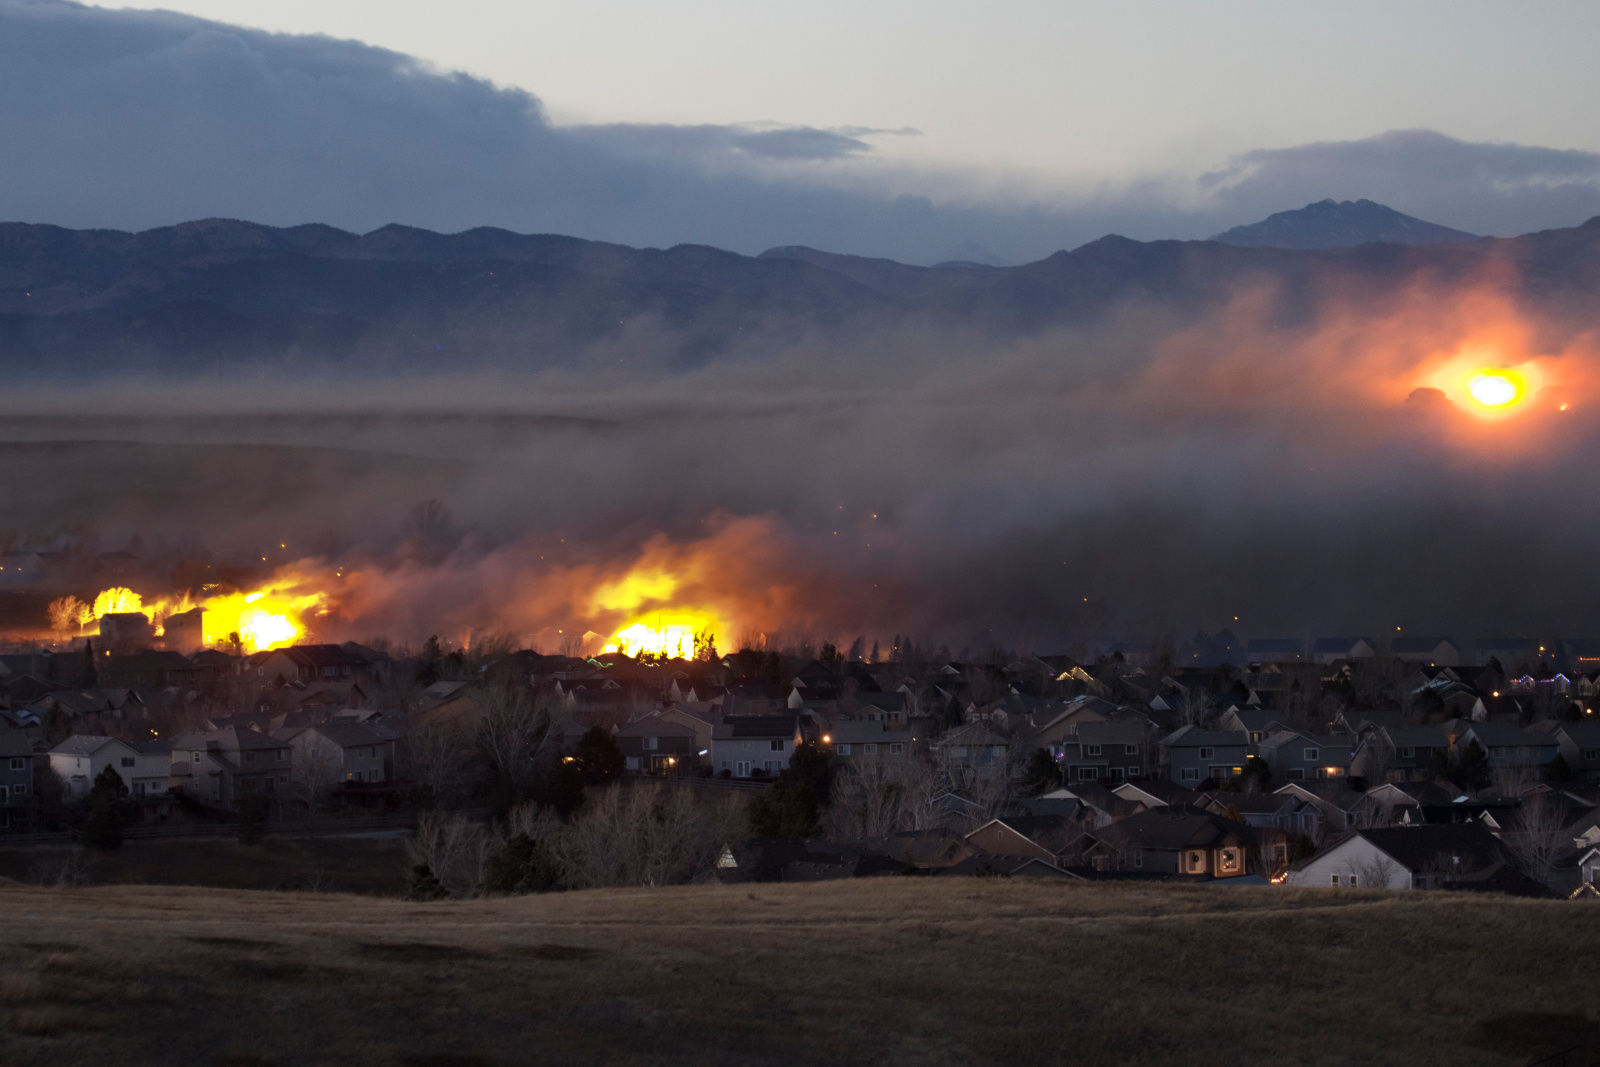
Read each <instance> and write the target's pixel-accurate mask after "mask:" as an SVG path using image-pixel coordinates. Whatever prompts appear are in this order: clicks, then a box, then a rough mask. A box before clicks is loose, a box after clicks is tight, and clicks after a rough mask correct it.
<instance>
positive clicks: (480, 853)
mask: <svg viewBox="0 0 1600 1067" xmlns="http://www.w3.org/2000/svg"><path fill="white" fill-rule="evenodd" d="M502 844H503V842H502V840H501V838H500V836H499V835H498V834H496V833H495V832H494V831H493V830H491V829H490V828H489V827H487V826H483V825H481V824H479V823H475V822H472V821H470V820H468V819H467V818H466V817H465V816H462V815H446V814H442V813H439V812H432V811H425V812H423V813H422V814H421V815H419V816H417V832H416V834H415V835H413V836H412V837H411V838H410V839H409V840H408V841H407V842H406V851H407V852H408V853H409V854H410V856H411V861H412V862H413V863H418V864H427V866H428V869H429V870H431V871H432V872H433V876H434V877H435V878H437V879H438V880H439V884H440V885H442V886H444V887H445V888H446V889H448V890H449V891H450V893H451V894H452V895H453V896H458V897H467V896H472V895H473V894H474V893H476V892H477V891H478V887H479V886H480V885H482V884H483V875H484V871H485V869H486V868H487V867H488V865H489V860H490V858H491V857H493V856H494V854H495V853H496V852H498V851H499V850H500V848H501V846H502Z"/></svg>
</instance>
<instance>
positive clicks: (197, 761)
mask: <svg viewBox="0 0 1600 1067" xmlns="http://www.w3.org/2000/svg"><path fill="white" fill-rule="evenodd" d="M194 761H195V762H196V763H199V762H200V753H198V752H196V753H195V754H194Z"/></svg>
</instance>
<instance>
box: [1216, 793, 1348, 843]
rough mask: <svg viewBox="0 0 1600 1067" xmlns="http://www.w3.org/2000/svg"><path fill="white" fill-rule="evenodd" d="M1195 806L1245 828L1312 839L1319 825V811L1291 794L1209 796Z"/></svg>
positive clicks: (1305, 800) (1315, 835)
mask: <svg viewBox="0 0 1600 1067" xmlns="http://www.w3.org/2000/svg"><path fill="white" fill-rule="evenodd" d="M1195 806H1196V807H1198V808H1200V809H1201V810H1202V811H1209V812H1211V813H1212V814H1213V815H1225V816H1227V817H1228V818H1230V819H1233V820H1234V821H1235V822H1242V823H1244V824H1245V825H1246V826H1254V827H1258V828H1260V827H1276V828H1277V829H1279V830H1282V831H1284V832H1285V833H1289V834H1305V835H1306V836H1307V837H1310V838H1311V839H1312V840H1316V839H1317V837H1318V836H1319V834H1318V830H1319V828H1320V826H1321V824H1322V810H1321V809H1320V808H1318V807H1317V806H1316V805H1315V804H1313V803H1311V802H1310V801H1309V800H1307V799H1305V798H1304V797H1302V796H1299V795H1297V794H1294V793H1220V792H1219V793H1210V794H1207V795H1206V797H1205V798H1204V799H1203V800H1202V801H1201V802H1200V803H1198V804H1196V805H1195Z"/></svg>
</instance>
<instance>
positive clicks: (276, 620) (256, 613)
mask: <svg viewBox="0 0 1600 1067" xmlns="http://www.w3.org/2000/svg"><path fill="white" fill-rule="evenodd" d="M318 585H319V582H318V580H317V578H316V577H315V575H313V574H312V573H310V572H302V571H300V570H297V569H294V568H288V569H285V570H283V571H279V572H278V573H277V574H275V575H273V577H272V578H271V579H270V580H269V581H268V582H267V584H266V585H265V586H263V587H262V588H260V589H255V590H251V591H250V592H248V593H247V592H244V591H242V590H240V591H236V592H232V593H215V594H212V595H209V596H201V597H198V598H194V597H191V596H189V594H187V593H185V594H183V595H181V596H176V597H160V598H158V599H156V600H154V601H152V602H151V603H149V604H146V603H145V602H144V599H143V598H142V597H141V596H140V595H139V594H138V593H135V592H133V591H132V590H131V589H124V588H121V587H116V588H112V589H107V590H105V591H104V592H102V593H101V594H100V595H99V596H97V597H95V601H94V609H93V612H94V617H95V618H99V617H100V616H102V615H108V614H113V613H117V612H131V611H137V612H139V613H141V614H144V615H148V616H149V617H150V621H151V622H152V624H154V626H155V631H156V633H157V634H158V635H164V634H165V631H166V627H165V622H166V620H167V619H169V618H171V617H172V616H173V615H178V614H182V613H184V612H187V611H192V610H194V609H196V608H199V609H200V610H201V611H203V612H204V613H205V614H204V616H203V617H202V637H201V640H202V641H203V642H204V643H205V644H207V645H215V646H219V647H223V648H231V647H232V645H233V640H234V635H235V634H237V635H238V640H239V644H240V646H241V647H242V649H243V651H245V652H247V653H249V652H259V651H262V650H264V649H269V648H277V647H280V646H282V645H292V644H294V643H296V642H297V641H300V640H301V639H302V638H304V637H305V636H306V633H307V623H306V620H307V619H308V618H309V617H311V616H312V615H313V614H315V615H322V614H326V613H327V611H328V608H329V597H328V594H327V593H326V592H325V591H323V590H322V589H320V588H318Z"/></svg>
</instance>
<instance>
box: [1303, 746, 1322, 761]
mask: <svg viewBox="0 0 1600 1067" xmlns="http://www.w3.org/2000/svg"><path fill="white" fill-rule="evenodd" d="M1301 758H1302V759H1304V760H1305V761H1306V762H1307V763H1315V762H1317V760H1319V759H1321V758H1322V753H1321V752H1320V751H1319V750H1317V749H1314V748H1308V749H1306V750H1305V751H1304V752H1303V753H1301Z"/></svg>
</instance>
